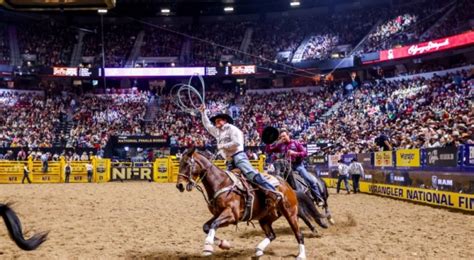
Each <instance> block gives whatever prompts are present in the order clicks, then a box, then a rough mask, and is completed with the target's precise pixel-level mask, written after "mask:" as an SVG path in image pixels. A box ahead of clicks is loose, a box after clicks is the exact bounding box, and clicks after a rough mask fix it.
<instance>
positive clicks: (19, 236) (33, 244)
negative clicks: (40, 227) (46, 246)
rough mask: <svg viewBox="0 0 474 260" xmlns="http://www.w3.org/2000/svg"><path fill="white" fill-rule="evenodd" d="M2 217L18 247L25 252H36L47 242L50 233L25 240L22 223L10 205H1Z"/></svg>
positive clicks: (0, 213)
mask: <svg viewBox="0 0 474 260" xmlns="http://www.w3.org/2000/svg"><path fill="white" fill-rule="evenodd" d="M0 215H1V216H2V218H3V220H4V221H5V225H6V226H7V229H8V233H9V235H10V237H11V239H12V240H13V241H15V243H16V244H17V246H18V247H19V248H21V249H23V250H27V251H30V250H35V249H36V248H38V247H39V246H40V245H41V244H42V243H43V242H44V241H46V239H47V236H48V232H43V233H39V234H36V235H34V236H32V237H31V238H30V239H25V238H24V237H23V232H22V230H21V222H20V219H19V218H18V216H17V215H16V213H15V212H14V211H13V210H12V209H11V208H10V204H8V203H7V204H1V203H0Z"/></svg>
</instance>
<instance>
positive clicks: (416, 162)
mask: <svg viewBox="0 0 474 260" xmlns="http://www.w3.org/2000/svg"><path fill="white" fill-rule="evenodd" d="M397 166H398V167H420V166H421V162H420V149H400V150H397Z"/></svg>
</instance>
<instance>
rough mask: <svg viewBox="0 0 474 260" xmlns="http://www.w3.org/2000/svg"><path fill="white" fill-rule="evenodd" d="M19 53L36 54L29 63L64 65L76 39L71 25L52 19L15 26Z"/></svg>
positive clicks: (69, 59)
mask: <svg viewBox="0 0 474 260" xmlns="http://www.w3.org/2000/svg"><path fill="white" fill-rule="evenodd" d="M17 35H18V45H19V48H20V54H26V55H31V56H36V59H32V60H30V62H31V64H37V65H45V66H66V65H68V64H69V63H70V62H71V55H72V50H73V47H74V44H75V43H76V41H77V39H76V37H77V32H76V31H75V29H73V28H71V27H65V26H62V25H58V24H57V23H56V22H55V21H54V20H48V21H40V22H29V23H26V24H20V25H18V26H17Z"/></svg>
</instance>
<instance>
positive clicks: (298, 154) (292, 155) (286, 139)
mask: <svg viewBox="0 0 474 260" xmlns="http://www.w3.org/2000/svg"><path fill="white" fill-rule="evenodd" d="M265 152H266V153H268V154H272V153H282V154H285V155H286V156H288V158H289V160H290V161H291V168H292V170H293V171H296V172H298V174H299V175H300V176H301V177H303V179H304V180H305V182H306V183H307V184H308V185H309V186H310V188H311V190H312V191H313V194H314V196H316V200H317V201H318V205H323V199H322V196H321V192H320V190H319V185H318V184H317V183H316V178H314V177H313V176H311V174H310V173H309V172H308V171H307V170H306V168H305V167H304V164H303V159H304V158H305V157H306V156H307V155H308V153H307V152H306V149H305V148H304V146H303V145H302V144H301V143H300V142H298V141H296V140H292V139H291V138H290V134H289V133H288V130H286V129H282V130H280V136H279V140H278V142H277V143H275V144H273V145H272V144H267V146H266V147H265Z"/></svg>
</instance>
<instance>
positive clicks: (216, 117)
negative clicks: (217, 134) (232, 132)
mask: <svg viewBox="0 0 474 260" xmlns="http://www.w3.org/2000/svg"><path fill="white" fill-rule="evenodd" d="M217 119H224V120H226V121H227V123H229V124H234V119H232V117H231V116H229V115H228V114H217V115H215V116H213V117H211V119H210V120H211V122H212V123H213V124H214V125H215V124H216V120H217Z"/></svg>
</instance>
